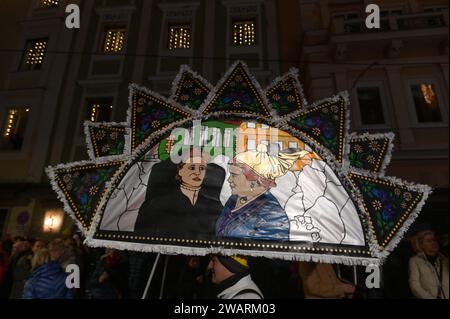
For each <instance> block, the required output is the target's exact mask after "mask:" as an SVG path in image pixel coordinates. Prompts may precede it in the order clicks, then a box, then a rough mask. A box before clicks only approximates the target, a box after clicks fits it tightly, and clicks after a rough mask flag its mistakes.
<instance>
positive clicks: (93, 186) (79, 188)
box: [55, 162, 122, 228]
mask: <svg viewBox="0 0 450 319" xmlns="http://www.w3.org/2000/svg"><path fill="white" fill-rule="evenodd" d="M121 164H122V162H111V163H107V164H98V165H85V166H80V167H74V168H69V169H61V170H57V171H56V174H55V176H56V183H57V185H58V187H59V188H60V190H61V191H62V193H63V194H64V196H65V198H66V201H67V203H68V204H69V206H70V208H71V209H72V211H73V212H74V213H75V215H76V217H77V219H78V220H79V221H80V223H81V224H82V225H83V227H84V228H89V227H90V224H91V222H92V217H93V216H94V215H95V212H96V211H97V208H98V204H99V202H100V199H101V197H102V195H103V191H104V189H105V185H106V183H107V182H109V181H110V180H111V178H112V177H113V176H114V174H115V172H116V171H117V170H118V169H119V167H120V165H121Z"/></svg>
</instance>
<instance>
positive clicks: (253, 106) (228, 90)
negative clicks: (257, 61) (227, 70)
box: [203, 64, 270, 117]
mask: <svg viewBox="0 0 450 319" xmlns="http://www.w3.org/2000/svg"><path fill="white" fill-rule="evenodd" d="M214 112H225V113H231V112H233V113H247V114H253V115H259V116H260V115H263V116H266V117H270V112H269V110H268V108H267V107H266V105H265V103H264V102H263V100H262V99H261V96H260V94H259V93H258V91H257V90H256V87H255V85H254V84H253V83H252V81H251V80H250V77H249V75H248V74H247V72H245V70H244V68H243V67H242V65H241V64H237V65H236V67H235V68H234V70H233V71H232V72H231V75H230V76H229V77H228V78H227V79H226V80H225V81H224V82H223V85H222V86H221V87H220V88H219V90H218V92H217V94H216V95H215V96H214V98H213V99H212V100H211V102H210V103H209V104H208V106H207V107H206V109H205V110H204V111H203V113H204V114H210V113H214Z"/></svg>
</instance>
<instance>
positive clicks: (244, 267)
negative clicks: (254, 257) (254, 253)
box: [217, 256, 249, 274]
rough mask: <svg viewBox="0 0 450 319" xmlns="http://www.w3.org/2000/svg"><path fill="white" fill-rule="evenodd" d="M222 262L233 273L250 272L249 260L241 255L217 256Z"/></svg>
mask: <svg viewBox="0 0 450 319" xmlns="http://www.w3.org/2000/svg"><path fill="white" fill-rule="evenodd" d="M217 258H218V259H219V260H220V262H221V264H222V265H223V266H224V267H225V268H227V269H228V270H229V271H230V272H232V273H233V274H239V273H243V272H248V271H249V267H248V260H247V258H245V257H241V256H217Z"/></svg>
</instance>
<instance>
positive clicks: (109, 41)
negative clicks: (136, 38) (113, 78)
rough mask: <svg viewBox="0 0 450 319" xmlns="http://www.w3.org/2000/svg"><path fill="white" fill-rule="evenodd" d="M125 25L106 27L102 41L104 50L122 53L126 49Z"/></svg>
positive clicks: (105, 51)
mask: <svg viewBox="0 0 450 319" xmlns="http://www.w3.org/2000/svg"><path fill="white" fill-rule="evenodd" d="M126 31H127V30H126V27H125V26H115V27H112V26H108V27H105V29H104V33H103V41H102V48H101V49H102V52H104V53H120V52H123V51H124V49H125V39H126Z"/></svg>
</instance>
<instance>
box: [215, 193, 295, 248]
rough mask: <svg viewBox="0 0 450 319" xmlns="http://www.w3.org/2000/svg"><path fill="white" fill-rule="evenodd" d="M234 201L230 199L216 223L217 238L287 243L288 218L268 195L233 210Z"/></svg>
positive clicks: (278, 204)
mask: <svg viewBox="0 0 450 319" xmlns="http://www.w3.org/2000/svg"><path fill="white" fill-rule="evenodd" d="M237 199H238V197H237V196H236V195H233V196H231V197H230V198H229V199H228V201H227V202H226V204H225V207H224V208H223V210H222V213H221V214H220V216H219V218H218V219H217V222H216V235H217V236H218V237H237V238H251V239H264V240H277V241H284V240H289V219H288V216H287V215H286V212H285V211H284V209H283V208H282V207H281V206H280V203H278V200H277V199H276V198H275V197H274V196H273V195H272V194H271V193H270V192H265V193H263V194H261V195H260V196H258V197H256V198H254V199H253V200H251V201H250V202H248V203H247V204H245V205H244V206H241V207H239V208H238V209H234V207H235V206H236V201H237Z"/></svg>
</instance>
